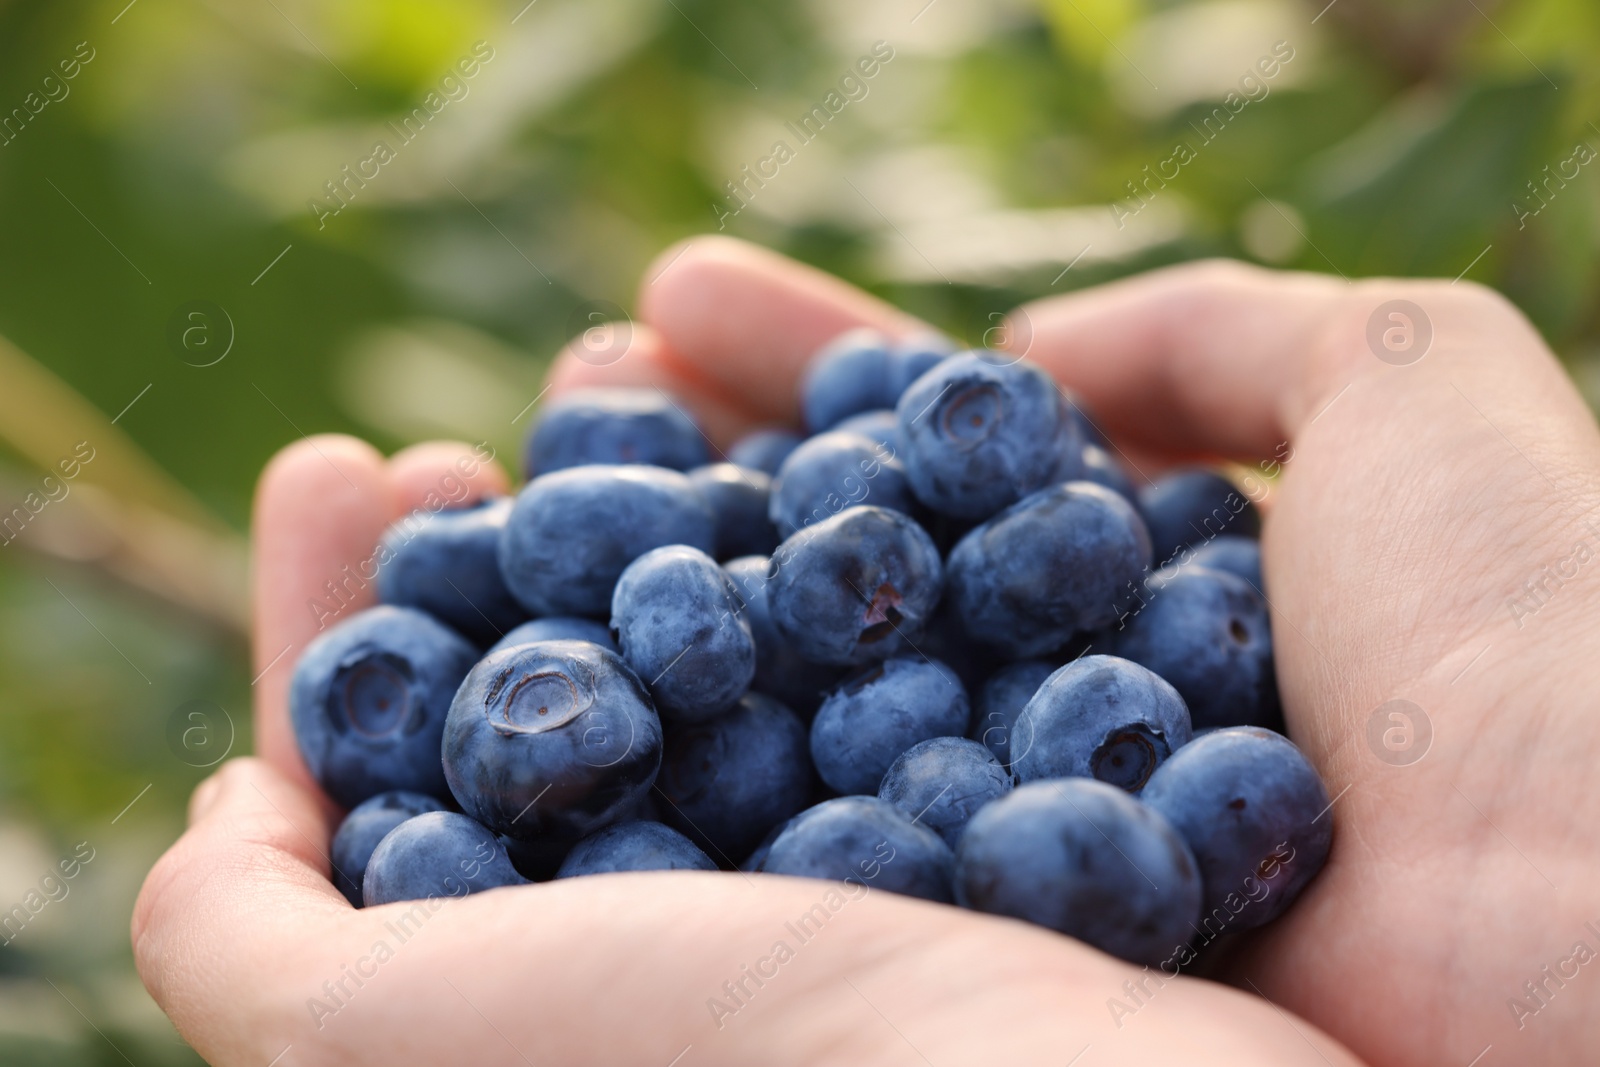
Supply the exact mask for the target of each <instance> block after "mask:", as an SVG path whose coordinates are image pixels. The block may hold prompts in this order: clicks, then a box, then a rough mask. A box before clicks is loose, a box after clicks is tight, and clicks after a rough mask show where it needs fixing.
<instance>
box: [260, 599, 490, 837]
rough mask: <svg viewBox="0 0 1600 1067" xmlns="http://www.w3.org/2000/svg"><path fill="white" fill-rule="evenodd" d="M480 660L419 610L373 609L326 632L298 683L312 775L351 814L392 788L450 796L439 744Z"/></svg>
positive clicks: (295, 693)
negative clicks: (452, 708)
mask: <svg viewBox="0 0 1600 1067" xmlns="http://www.w3.org/2000/svg"><path fill="white" fill-rule="evenodd" d="M477 658H478V652H477V650H476V649H475V648H473V647H472V646H471V645H470V644H468V643H467V642H466V641H464V640H463V639H462V638H461V637H460V636H458V635H457V634H455V633H454V632H453V631H451V630H449V629H446V628H445V627H444V626H442V625H440V624H439V623H438V622H435V621H434V620H433V619H432V618H431V617H429V616H427V615H425V614H423V613H422V612H420V611H417V610H416V609H415V608H396V607H389V606H382V607H376V608H368V609H367V610H366V611H362V612H359V613H358V614H356V615H353V616H351V617H350V618H348V619H346V620H345V621H343V622H341V623H339V624H337V625H336V626H333V627H332V628H330V629H328V630H327V631H325V632H323V633H322V634H319V635H318V636H317V637H316V638H314V639H313V640H312V641H311V643H310V644H308V645H307V646H306V649H305V651H304V652H303V653H301V655H300V661H299V662H298V663H296V664H295V668H294V678H293V680H292V681H291V682H290V684H289V717H290V720H291V721H292V722H293V724H294V734H295V740H296V741H297V742H298V743H299V746H300V755H301V756H302V757H304V759H305V761H306V769H307V770H308V771H310V772H311V777H312V778H314V779H316V781H317V784H318V785H320V786H322V790H323V792H325V793H327V794H328V796H330V797H332V798H333V800H334V802H335V803H337V804H339V805H340V806H341V807H345V808H353V807H355V806H356V805H357V804H359V803H361V802H362V801H363V800H366V799H367V798H368V797H371V796H376V795H377V794H379V793H384V792H388V791H389V790H392V789H407V790H411V791H412V792H416V793H424V794H427V795H429V796H444V795H445V787H444V776H443V773H442V772H441V771H440V769H439V737H440V735H441V734H442V733H443V731H444V724H445V715H446V714H447V713H448V712H449V710H450V699H451V697H453V696H454V695H455V692H456V687H457V686H459V685H460V684H461V679H462V678H464V677H465V676H466V674H467V672H468V671H469V670H471V669H472V664H473V663H474V662H475V661H476V660H477Z"/></svg>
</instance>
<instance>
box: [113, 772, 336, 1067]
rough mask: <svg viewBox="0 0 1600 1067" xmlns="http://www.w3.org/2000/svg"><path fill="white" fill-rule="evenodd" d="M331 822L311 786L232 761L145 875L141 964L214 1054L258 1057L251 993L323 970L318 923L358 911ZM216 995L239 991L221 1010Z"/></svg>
mask: <svg viewBox="0 0 1600 1067" xmlns="http://www.w3.org/2000/svg"><path fill="white" fill-rule="evenodd" d="M330 830H331V823H330V821H329V814H328V812H327V810H326V809H325V808H324V807H323V806H322V805H321V803H320V800H319V797H318V796H317V794H315V793H314V792H313V791H311V790H309V789H307V788H305V787H304V786H303V785H301V784H299V783H298V782H296V781H295V780H294V779H292V778H290V777H289V776H287V775H285V774H284V773H282V772H281V771H280V770H278V769H277V768H275V767H273V766H272V765H271V764H270V763H268V762H266V761H265V760H261V759H255V758H245V759H235V760H232V761H230V762H228V763H226V764H224V765H223V766H222V768H221V769H220V770H218V772H217V773H216V774H215V775H213V776H212V777H211V778H210V779H207V781H206V783H204V785H203V786H202V788H201V789H200V790H197V791H196V794H195V798H194V801H193V804H192V811H191V820H190V826H189V829H188V830H187V831H186V832H185V833H184V835H183V837H181V838H180V839H179V840H178V842H177V843H176V844H175V845H173V847H172V848H171V849H170V850H168V852H167V854H166V855H164V856H163V857H162V858H161V860H160V861H159V862H157V864H156V866H155V867H154V868H153V869H152V870H151V872H150V874H149V876H148V877H147V878H146V879H145V883H144V886H143V888H142V889H141V890H140V893H139V898H138V901H137V902H136V903H135V904H134V910H133V921H132V928H131V933H132V940H133V951H134V961H135V963H136V965H137V966H138V969H139V974H140V977H141V978H142V979H143V980H144V983H145V986H146V988H147V989H149V990H150V993H151V995H152V996H153V997H154V998H155V999H156V1001H157V1002H158V1003H160V1004H161V1006H162V1008H163V1009H165V1010H166V1012H167V1013H168V1014H169V1015H170V1016H171V1017H172V1019H173V1021H174V1023H175V1024H176V1025H177V1026H178V1028H179V1030H180V1031H181V1032H182V1033H183V1034H184V1036H185V1037H186V1038H187V1039H188V1040H189V1041H190V1042H191V1043H192V1044H194V1046H195V1047H196V1048H197V1049H199V1050H200V1051H201V1053H202V1054H203V1055H205V1056H206V1058H207V1060H208V1062H212V1063H229V1062H255V1061H252V1060H251V1059H249V1058H248V1057H249V1056H252V1055H255V1054H256V1053H257V1052H258V1051H259V1050H258V1049H256V1048H255V1047H254V1045H253V1043H252V1042H253V1041H254V1040H255V1039H256V1037H257V1036H258V1035H255V1034H253V1033H252V1027H251V1025H250V1024H251V1022H253V1021H254V1020H253V1019H252V1015H253V1014H254V1013H253V1012H251V1011H250V1010H247V1009H248V1008H249V1005H248V1000H249V997H248V996H247V995H245V992H244V991H246V990H260V989H262V988H263V983H265V982H267V981H268V980H269V979H271V978H272V977H273V976H274V975H282V974H289V975H299V974H300V973H301V972H311V973H314V972H315V971H316V970H317V969H321V968H323V967H324V966H325V965H323V964H320V963H319V964H315V965H313V961H315V960H317V959H318V958H319V956H320V955H321V954H325V953H326V951H327V950H328V949H329V947H330V946H329V943H328V939H327V938H326V937H322V936H318V934H317V931H318V929H319V927H323V928H326V927H327V926H328V925H329V924H331V923H335V922H339V921H342V920H343V919H344V918H345V917H347V916H349V915H350V914H351V911H350V905H349V903H348V902H346V901H345V899H344V897H343V896H341V895H340V893H339V892H338V890H336V889H335V888H334V887H333V885H332V883H331V882H329V880H328V869H329V865H328V859H327V852H328V841H329V834H330ZM264 961H270V966H267V967H262V966H261V964H262V963H263V962H264ZM308 977H309V975H308ZM319 981H321V978H320V977H318V978H315V979H313V980H311V983H310V985H309V986H308V988H312V989H314V988H315V986H316V982H319ZM214 995H224V996H229V997H230V1005H229V1010H228V1011H226V1012H223V1013H221V1015H220V1016H219V1015H218V1013H217V1012H215V1011H214V1010H213V1008H214V1000H213V996H214ZM280 1049H281V1045H280ZM276 1051H278V1050H274V1053H269V1054H268V1056H267V1058H268V1059H270V1058H271V1056H272V1055H273V1054H275V1053H276ZM259 1062H265V1060H261V1061H259Z"/></svg>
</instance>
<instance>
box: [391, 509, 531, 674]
mask: <svg viewBox="0 0 1600 1067" xmlns="http://www.w3.org/2000/svg"><path fill="white" fill-rule="evenodd" d="M510 514H511V500H510V498H509V497H502V498H501V499H499V500H492V501H488V502H485V503H482V504H479V505H477V506H475V507H470V508H464V509H461V510H451V511H441V512H439V513H437V514H435V515H426V516H424V515H419V514H416V513H413V514H411V515H407V516H406V517H405V518H403V519H401V520H400V521H399V522H397V523H395V524H394V525H393V526H391V527H389V529H388V531H387V532H386V533H385V534H384V535H383V542H382V544H381V546H380V549H379V557H378V559H379V570H378V583H377V584H378V599H379V600H381V601H382V602H383V603H385V604H397V605H400V606H403V607H412V608H419V609H421V610H423V611H426V612H427V613H428V614H430V615H432V616H433V617H434V618H436V619H438V620H439V621H440V622H442V623H444V624H445V625H447V626H450V627H451V628H453V629H454V630H455V631H456V632H457V633H460V634H462V635H463V636H465V637H467V638H469V639H471V640H473V641H475V642H477V643H478V644H480V645H487V644H489V643H490V642H491V641H493V640H494V639H495V638H497V637H499V636H500V635H501V634H503V633H505V632H506V631H507V630H509V629H511V628H512V627H513V626H515V625H517V623H519V622H521V621H522V620H524V619H526V618H527V617H528V612H527V610H526V609H524V608H523V606H522V605H521V604H519V603H517V599H516V598H515V597H513V596H512V595H511V591H510V590H509V589H507V588H506V583H505V580H504V579H503V578H501V577H500V563H499V561H498V559H497V558H496V552H497V550H498V548H499V545H500V531H501V530H502V529H503V528H504V527H505V524H506V519H507V517H509V516H510Z"/></svg>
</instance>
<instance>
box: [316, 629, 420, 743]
mask: <svg viewBox="0 0 1600 1067" xmlns="http://www.w3.org/2000/svg"><path fill="white" fill-rule="evenodd" d="M415 689H416V673H415V671H414V670H413V669H412V666H411V663H410V661H409V660H407V659H405V658H404V657H402V656H397V655H395V654H394V653H392V652H378V651H376V650H374V649H373V648H372V647H371V646H362V647H360V648H357V649H355V650H354V651H352V652H351V653H350V654H349V655H347V656H346V657H345V658H344V659H343V660H342V661H341V662H340V664H339V668H338V670H337V671H335V672H334V675H333V681H332V683H331V684H330V685H329V687H328V702H327V711H328V718H329V721H330V722H332V724H333V726H334V728H335V729H336V730H338V731H339V732H341V733H343V732H345V731H346V730H350V731H353V732H355V733H357V734H360V735H361V736H362V737H366V738H371V739H374V740H377V739H382V738H386V737H397V736H400V735H403V734H408V733H413V732H415V731H416V730H417V729H418V728H419V727H420V726H421V724H422V714H421V710H422V702H421V701H420V700H419V699H417V694H416V692H415Z"/></svg>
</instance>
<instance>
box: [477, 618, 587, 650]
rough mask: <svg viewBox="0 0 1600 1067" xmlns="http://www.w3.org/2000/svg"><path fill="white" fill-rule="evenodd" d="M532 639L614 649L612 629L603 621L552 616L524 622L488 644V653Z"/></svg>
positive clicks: (528, 641)
mask: <svg viewBox="0 0 1600 1067" xmlns="http://www.w3.org/2000/svg"><path fill="white" fill-rule="evenodd" d="M535 641H592V642H594V643H595V644H597V645H599V646H601V647H602V648H609V649H610V650H611V651H613V652H615V651H617V643H616V642H615V641H613V640H612V638H611V631H610V630H609V629H607V628H606V624H605V623H603V622H596V621H595V620H594V619H585V618H581V617H579V616H577V615H551V616H549V617H547V618H543V619H534V620H533V621H531V622H525V623H523V624H522V625H521V626H518V627H517V628H515V629H514V630H510V631H508V632H507V633H506V635H505V636H504V637H502V638H501V639H500V640H498V641H496V642H495V643H494V645H492V646H491V647H490V649H489V652H490V653H494V652H499V651H500V650H501V649H506V648H511V647H512V646H513V645H531V644H533V643H534V642H535Z"/></svg>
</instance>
